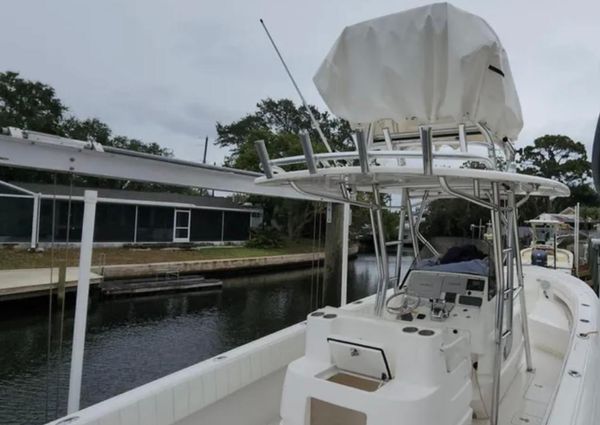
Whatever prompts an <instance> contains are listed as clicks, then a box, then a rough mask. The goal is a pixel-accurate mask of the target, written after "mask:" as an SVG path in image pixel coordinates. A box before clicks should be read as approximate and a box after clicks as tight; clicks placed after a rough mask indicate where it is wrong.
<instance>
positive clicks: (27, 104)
mask: <svg viewBox="0 0 600 425" xmlns="http://www.w3.org/2000/svg"><path fill="white" fill-rule="evenodd" d="M66 111H67V108H66V106H64V105H63V104H62V102H61V100H60V99H58V98H57V97H56V92H55V91H54V89H53V88H52V87H50V86H48V85H46V84H43V83H40V82H37V81H36V82H34V81H29V80H24V79H22V78H20V77H19V74H18V73H17V72H12V71H7V72H3V73H0V125H1V126H3V127H9V126H10V127H19V128H23V129H27V130H35V131H42V132H45V133H51V134H58V135H61V134H62V132H61V125H62V122H63V118H64V114H65V112H66Z"/></svg>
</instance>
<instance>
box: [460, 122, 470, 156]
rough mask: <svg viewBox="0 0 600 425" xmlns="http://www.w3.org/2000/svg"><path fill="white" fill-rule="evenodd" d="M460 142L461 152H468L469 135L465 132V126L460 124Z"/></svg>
mask: <svg viewBox="0 0 600 425" xmlns="http://www.w3.org/2000/svg"><path fill="white" fill-rule="evenodd" d="M458 141H459V143H460V151H461V152H468V149H467V133H466V131H465V125H464V124H459V125H458Z"/></svg>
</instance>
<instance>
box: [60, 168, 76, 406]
mask: <svg viewBox="0 0 600 425" xmlns="http://www.w3.org/2000/svg"><path fill="white" fill-rule="evenodd" d="M72 206H73V174H72V173H71V174H70V175H69V199H68V202H67V229H66V235H65V236H66V238H65V259H64V267H65V268H67V267H68V265H69V247H70V242H71V214H72V211H73V210H72ZM61 283H62V284H63V285H64V284H65V283H66V282H59V283H58V285H61ZM57 292H61V294H60V295H61V296H60V320H59V325H60V326H59V331H58V355H57V359H58V367H59V368H60V367H61V366H62V358H63V341H64V333H65V287H64V286H63V287H62V288H59V289H58V290H57ZM60 377H61V374H60V373H57V375H56V411H57V412H58V408H59V405H60V396H59V395H60V381H61V379H60Z"/></svg>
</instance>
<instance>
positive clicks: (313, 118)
mask: <svg viewBox="0 0 600 425" xmlns="http://www.w3.org/2000/svg"><path fill="white" fill-rule="evenodd" d="M260 24H261V25H262V27H263V28H264V30H265V32H266V33H267V37H269V40H270V41H271V44H272V45H273V49H275V53H277V56H279V60H280V61H281V64H282V65H283V67H284V68H285V72H286V73H287V75H288V77H290V80H291V81H292V84H293V85H294V88H295V89H296V91H297V92H298V96H300V99H301V100H302V105H304V107H305V108H306V110H307V111H308V115H310V121H311V122H312V125H313V128H314V129H315V130H316V131H317V133H319V137H320V138H321V141H322V142H323V144H324V145H325V148H327V151H328V152H332V150H331V146H329V143H328V142H327V138H326V137H325V134H323V130H321V126H320V125H319V123H318V122H317V120H316V118H315V116H314V115H313V113H312V111H311V110H310V108H309V107H308V104H307V103H306V99H304V96H302V92H301V91H300V88H299V87H298V84H296V80H294V77H293V76H292V73H291V72H290V69H289V68H288V66H287V64H286V63H285V60H284V59H283V56H281V53H280V52H279V49H278V48H277V45H276V44H275V41H274V40H273V37H271V33H270V32H269V30H268V29H267V26H266V25H265V22H264V21H263V20H262V19H261V20H260Z"/></svg>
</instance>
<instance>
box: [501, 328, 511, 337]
mask: <svg viewBox="0 0 600 425" xmlns="http://www.w3.org/2000/svg"><path fill="white" fill-rule="evenodd" d="M509 335H512V329H507V330H505V331H504V333H503V334H502V339H504V338H506V337H507V336H509Z"/></svg>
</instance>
